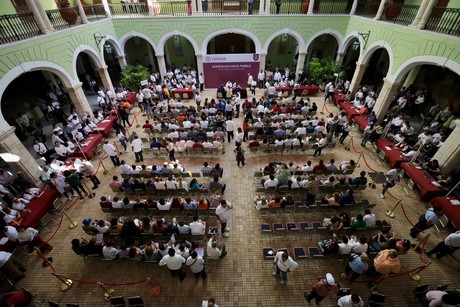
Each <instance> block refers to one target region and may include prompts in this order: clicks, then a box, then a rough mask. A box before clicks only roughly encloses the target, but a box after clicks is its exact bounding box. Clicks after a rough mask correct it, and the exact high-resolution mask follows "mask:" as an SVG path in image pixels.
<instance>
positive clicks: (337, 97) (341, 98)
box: [334, 92, 345, 106]
mask: <svg viewBox="0 0 460 307" xmlns="http://www.w3.org/2000/svg"><path fill="white" fill-rule="evenodd" d="M342 102H345V95H342V94H340V93H339V92H334V103H335V105H336V106H340V104H341V103H342Z"/></svg>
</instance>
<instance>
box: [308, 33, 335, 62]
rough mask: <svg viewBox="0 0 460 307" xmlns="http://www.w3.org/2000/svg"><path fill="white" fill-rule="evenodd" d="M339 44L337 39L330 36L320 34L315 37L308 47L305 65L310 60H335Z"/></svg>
mask: <svg viewBox="0 0 460 307" xmlns="http://www.w3.org/2000/svg"><path fill="white" fill-rule="evenodd" d="M338 47H339V43H338V41H337V38H336V37H335V36H333V35H331V34H322V35H320V36H318V37H316V38H315V39H314V40H313V41H312V42H311V44H310V45H309V46H308V54H307V56H308V58H307V63H308V62H309V61H310V59H311V58H318V59H325V58H332V59H335V58H336V55H337V50H338Z"/></svg>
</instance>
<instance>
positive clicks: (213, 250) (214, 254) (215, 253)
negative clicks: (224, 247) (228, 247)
mask: <svg viewBox="0 0 460 307" xmlns="http://www.w3.org/2000/svg"><path fill="white" fill-rule="evenodd" d="M212 240H213V238H211V239H209V241H208V249H207V251H206V252H207V254H208V257H209V258H213V259H215V258H219V257H220V255H222V252H221V250H220V249H218V248H217V246H216V247H212Z"/></svg>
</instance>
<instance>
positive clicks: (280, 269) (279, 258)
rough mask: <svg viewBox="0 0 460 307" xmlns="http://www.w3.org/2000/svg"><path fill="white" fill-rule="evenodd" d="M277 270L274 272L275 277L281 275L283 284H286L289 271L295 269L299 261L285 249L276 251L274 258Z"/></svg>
mask: <svg viewBox="0 0 460 307" xmlns="http://www.w3.org/2000/svg"><path fill="white" fill-rule="evenodd" d="M273 263H274V267H275V268H276V271H275V272H273V273H272V276H273V277H277V276H280V275H281V284H282V285H284V284H286V282H287V273H288V272H292V271H294V270H295V269H296V268H298V267H299V265H298V264H297V262H295V261H294V260H292V258H291V257H290V256H289V255H288V254H287V253H286V252H283V251H280V252H278V253H276V256H275V259H274V260H273Z"/></svg>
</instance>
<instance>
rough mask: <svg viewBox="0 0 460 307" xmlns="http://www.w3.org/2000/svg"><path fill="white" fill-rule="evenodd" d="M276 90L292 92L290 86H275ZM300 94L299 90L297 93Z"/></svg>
mask: <svg viewBox="0 0 460 307" xmlns="http://www.w3.org/2000/svg"><path fill="white" fill-rule="evenodd" d="M275 89H276V91H277V92H282V93H284V92H288V94H289V95H291V93H292V88H291V87H290V86H276V87H275ZM297 94H298V95H299V96H300V92H298V93H297Z"/></svg>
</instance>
